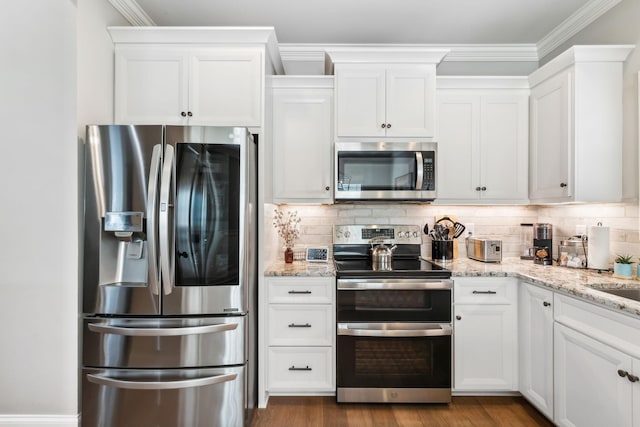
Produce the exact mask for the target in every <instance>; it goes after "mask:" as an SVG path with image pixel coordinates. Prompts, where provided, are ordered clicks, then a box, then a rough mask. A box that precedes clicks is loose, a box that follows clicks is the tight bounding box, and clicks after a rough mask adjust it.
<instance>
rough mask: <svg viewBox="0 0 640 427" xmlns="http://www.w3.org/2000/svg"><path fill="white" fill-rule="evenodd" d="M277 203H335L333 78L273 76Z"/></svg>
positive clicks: (273, 131) (272, 142)
mask: <svg viewBox="0 0 640 427" xmlns="http://www.w3.org/2000/svg"><path fill="white" fill-rule="evenodd" d="M270 84H271V87H272V90H273V95H272V96H273V99H272V111H271V114H273V120H272V130H271V135H272V137H271V144H272V153H273V162H272V164H273V174H272V177H273V194H272V196H273V202H274V203H332V202H333V192H332V184H331V178H332V173H331V172H332V170H333V167H332V158H333V157H332V154H333V79H332V78H331V77H325V76H322V77H302V76H294V77H289V76H277V77H272V78H271V80H270Z"/></svg>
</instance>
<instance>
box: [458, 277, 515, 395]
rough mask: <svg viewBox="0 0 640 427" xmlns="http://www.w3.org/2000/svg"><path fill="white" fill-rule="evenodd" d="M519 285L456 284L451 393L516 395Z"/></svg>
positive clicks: (505, 280) (497, 281) (511, 281)
mask: <svg viewBox="0 0 640 427" xmlns="http://www.w3.org/2000/svg"><path fill="white" fill-rule="evenodd" d="M517 292H518V288H517V281H516V279H515V278H511V277H492V278H487V277H482V278H466V277H465V278H455V280H454V316H455V317H454V391H460V392H471V391H480V392H491V391H517V389H518V347H517V317H516V315H517V311H516V309H517Z"/></svg>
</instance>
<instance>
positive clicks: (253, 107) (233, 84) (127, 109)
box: [109, 27, 282, 127]
mask: <svg viewBox="0 0 640 427" xmlns="http://www.w3.org/2000/svg"><path fill="white" fill-rule="evenodd" d="M109 30H110V33H111V36H112V39H113V40H114V43H115V121H116V123H120V124H173V125H211V126H247V127H261V126H262V122H263V105H264V79H265V74H277V73H280V72H282V64H281V63H280V59H279V57H275V58H274V57H273V55H271V53H272V52H273V44H274V43H275V41H274V38H275V36H274V35H273V30H272V29H251V28H247V29H219V28H207V29H203V28H193V29H187V28H181V27H173V28H133V27H128V28H121V27H112V28H110V29H109ZM275 49H276V52H277V45H276V47H275ZM276 56H277V55H276Z"/></svg>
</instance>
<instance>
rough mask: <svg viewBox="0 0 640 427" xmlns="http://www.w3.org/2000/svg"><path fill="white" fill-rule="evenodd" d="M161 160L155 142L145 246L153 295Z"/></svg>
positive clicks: (156, 280)
mask: <svg viewBox="0 0 640 427" xmlns="http://www.w3.org/2000/svg"><path fill="white" fill-rule="evenodd" d="M160 162H162V145H160V144H156V145H155V146H154V147H153V152H152V154H151V166H150V168H149V169H150V170H149V185H148V188H147V246H148V251H149V273H150V274H149V276H150V277H149V286H150V287H151V292H152V293H153V294H154V295H158V294H159V293H160V269H159V266H158V250H157V249H158V246H157V245H158V242H157V239H158V235H157V233H158V226H157V221H158V210H157V207H158V178H159V177H160Z"/></svg>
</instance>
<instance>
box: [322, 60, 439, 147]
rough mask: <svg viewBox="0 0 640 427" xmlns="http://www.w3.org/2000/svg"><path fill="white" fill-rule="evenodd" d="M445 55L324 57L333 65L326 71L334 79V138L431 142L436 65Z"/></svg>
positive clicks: (433, 126) (433, 120) (433, 125)
mask: <svg viewBox="0 0 640 427" xmlns="http://www.w3.org/2000/svg"><path fill="white" fill-rule="evenodd" d="M446 53H447V51H444V50H426V49H424V50H419V49H415V50H408V51H405V50H401V49H398V50H396V51H379V50H375V49H372V50H369V51H356V52H350V51H339V52H328V55H329V57H330V59H331V61H332V62H331V63H330V67H329V68H330V69H329V70H328V71H330V72H335V76H336V103H335V105H336V114H335V115H336V137H337V138H338V139H341V140H345V141H347V140H355V139H357V140H359V141H363V140H366V139H367V138H375V139H380V138H396V139H399V140H402V138H412V139H414V140H415V139H418V140H431V139H433V136H434V134H435V85H436V64H437V63H438V62H440V61H441V60H442V58H443V57H444V55H445V54H446ZM333 64H335V68H334V69H331V67H333Z"/></svg>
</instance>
